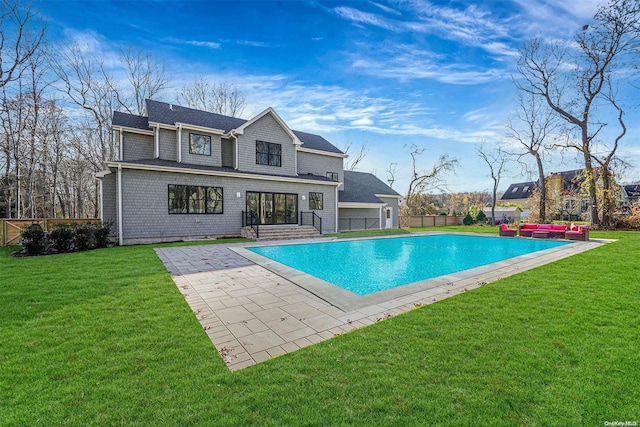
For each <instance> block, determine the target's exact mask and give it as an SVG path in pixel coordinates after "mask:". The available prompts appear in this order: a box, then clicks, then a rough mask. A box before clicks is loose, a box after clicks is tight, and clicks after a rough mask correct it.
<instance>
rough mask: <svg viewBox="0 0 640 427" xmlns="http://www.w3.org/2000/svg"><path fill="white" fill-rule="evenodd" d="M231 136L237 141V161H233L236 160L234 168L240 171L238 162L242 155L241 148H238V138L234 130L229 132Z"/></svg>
mask: <svg viewBox="0 0 640 427" xmlns="http://www.w3.org/2000/svg"><path fill="white" fill-rule="evenodd" d="M229 136H230V137H231V138H233V139H234V140H235V141H236V155H235V159H233V160H234V161H233V163H234V166H233V168H234V169H235V170H238V169H239V167H240V165H239V161H238V156H239V155H240V148H239V146H238V137H237V136H236V135H235V134H234V133H233V131H232V130H231V131H229Z"/></svg>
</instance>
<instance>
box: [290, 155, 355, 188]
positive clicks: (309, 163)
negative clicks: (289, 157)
mask: <svg viewBox="0 0 640 427" xmlns="http://www.w3.org/2000/svg"><path fill="white" fill-rule="evenodd" d="M327 172H336V173H337V174H338V181H339V182H343V181H344V170H343V169H342V157H333V156H323V155H321V154H315V153H305V152H304V151H299V152H298V173H299V174H300V175H303V174H307V173H311V174H313V175H318V176H326V174H327Z"/></svg>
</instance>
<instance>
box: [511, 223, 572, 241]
mask: <svg viewBox="0 0 640 427" xmlns="http://www.w3.org/2000/svg"><path fill="white" fill-rule="evenodd" d="M519 231H520V236H522V237H535V236H533V233H534V232H536V231H540V232H542V231H544V232H546V233H547V235H546V236H545V237H544V238H547V237H559V238H562V239H563V238H564V234H565V232H566V231H567V226H566V225H565V224H522V225H521V226H520V227H519ZM542 236H543V234H542V233H540V234H539V235H538V238H542Z"/></svg>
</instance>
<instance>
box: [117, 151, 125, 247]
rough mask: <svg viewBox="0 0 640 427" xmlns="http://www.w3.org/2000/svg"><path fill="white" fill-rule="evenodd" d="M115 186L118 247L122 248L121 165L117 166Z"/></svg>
mask: <svg viewBox="0 0 640 427" xmlns="http://www.w3.org/2000/svg"><path fill="white" fill-rule="evenodd" d="M117 186H118V245H119V246H122V245H123V243H124V239H123V235H122V165H121V164H118V175H117Z"/></svg>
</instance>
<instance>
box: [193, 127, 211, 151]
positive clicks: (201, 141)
mask: <svg viewBox="0 0 640 427" xmlns="http://www.w3.org/2000/svg"><path fill="white" fill-rule="evenodd" d="M189 153H191V154H200V155H202V156H210V155H211V137H210V136H208V135H200V134H197V133H190V134H189Z"/></svg>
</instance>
